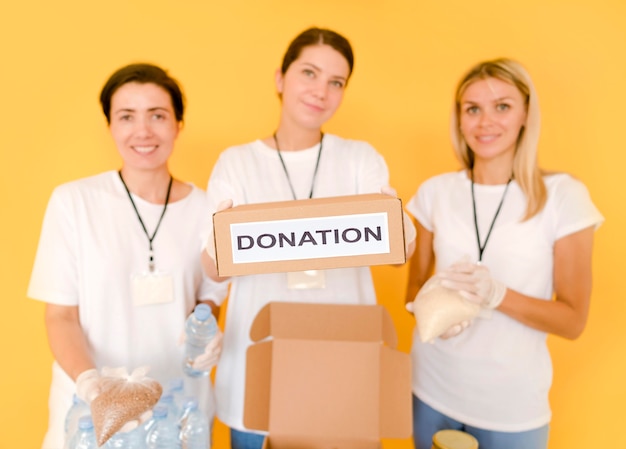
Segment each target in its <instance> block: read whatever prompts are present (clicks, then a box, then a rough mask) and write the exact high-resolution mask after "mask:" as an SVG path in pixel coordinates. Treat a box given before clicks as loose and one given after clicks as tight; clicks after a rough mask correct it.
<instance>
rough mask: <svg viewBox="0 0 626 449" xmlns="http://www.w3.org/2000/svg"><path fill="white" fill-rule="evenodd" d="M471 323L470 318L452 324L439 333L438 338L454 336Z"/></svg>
mask: <svg viewBox="0 0 626 449" xmlns="http://www.w3.org/2000/svg"><path fill="white" fill-rule="evenodd" d="M471 324H472V320H464V321H461V322H460V323H459V324H455V325H454V326H451V327H450V329H448V330H447V331H445V332H444V333H443V334H441V335H440V336H439V338H442V339H444V340H446V339H448V338H452V337H456V336H457V335H459V334H460V333H461V332H463V331H464V330H465V329H467V328H468V327H469V326H470V325H471Z"/></svg>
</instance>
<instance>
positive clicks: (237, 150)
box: [220, 139, 267, 158]
mask: <svg viewBox="0 0 626 449" xmlns="http://www.w3.org/2000/svg"><path fill="white" fill-rule="evenodd" d="M265 147H267V146H266V145H265V144H264V143H263V141H262V140H261V139H257V140H253V141H252V142H246V143H241V144H237V145H231V146H229V147H227V148H225V149H224V150H223V151H222V152H221V153H220V158H222V157H229V156H233V155H239V154H243V153H249V152H251V151H255V150H258V149H260V148H265Z"/></svg>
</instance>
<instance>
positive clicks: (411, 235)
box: [380, 186, 417, 258]
mask: <svg viewBox="0 0 626 449" xmlns="http://www.w3.org/2000/svg"><path fill="white" fill-rule="evenodd" d="M380 193H382V194H383V195H389V196H392V197H394V198H398V192H396V189H394V188H393V187H391V186H385V187H381V189H380ZM402 227H403V228H404V252H405V253H406V256H407V258H409V257H411V255H412V254H413V250H414V249H415V247H414V245H413V243H414V242H415V238H416V237H417V230H416V229H415V226H414V225H413V221H412V220H411V218H410V217H409V216H408V214H407V213H406V212H404V211H402Z"/></svg>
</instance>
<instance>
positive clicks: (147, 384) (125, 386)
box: [91, 367, 163, 446]
mask: <svg viewBox="0 0 626 449" xmlns="http://www.w3.org/2000/svg"><path fill="white" fill-rule="evenodd" d="M147 371H148V369H147V368H145V367H142V368H137V369H135V370H134V371H133V372H132V374H130V375H129V374H128V372H127V371H126V369H125V368H118V369H107V368H103V369H102V376H101V378H100V380H99V382H98V387H99V390H100V393H99V394H98V396H96V398H95V399H94V400H93V401H92V402H91V415H92V418H93V424H94V428H95V431H96V440H97V442H98V446H102V445H104V443H106V442H107V440H108V439H109V438H111V436H113V434H115V433H116V432H118V431H119V430H121V429H122V427H124V425H125V424H127V423H130V422H132V421H137V422H138V421H139V420H140V418H141V417H142V415H144V414H145V413H146V412H148V411H150V410H152V407H153V406H154V405H155V404H156V403H157V402H158V400H159V398H160V397H161V393H162V392H163V387H162V386H161V384H160V383H159V382H157V381H156V380H154V379H152V378H150V377H147V376H146V373H147Z"/></svg>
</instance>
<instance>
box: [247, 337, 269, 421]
mask: <svg viewBox="0 0 626 449" xmlns="http://www.w3.org/2000/svg"><path fill="white" fill-rule="evenodd" d="M271 367H272V344H271V342H263V343H258V344H256V345H253V346H250V347H249V348H248V351H247V362H246V390H245V395H246V402H249V403H250V404H253V405H248V404H246V407H244V413H243V422H244V425H245V426H246V427H247V428H249V429H255V430H267V429H268V428H269V413H270V396H271V393H272V390H271V375H272V369H271Z"/></svg>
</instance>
